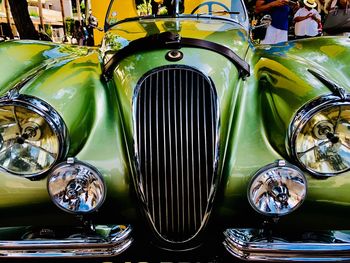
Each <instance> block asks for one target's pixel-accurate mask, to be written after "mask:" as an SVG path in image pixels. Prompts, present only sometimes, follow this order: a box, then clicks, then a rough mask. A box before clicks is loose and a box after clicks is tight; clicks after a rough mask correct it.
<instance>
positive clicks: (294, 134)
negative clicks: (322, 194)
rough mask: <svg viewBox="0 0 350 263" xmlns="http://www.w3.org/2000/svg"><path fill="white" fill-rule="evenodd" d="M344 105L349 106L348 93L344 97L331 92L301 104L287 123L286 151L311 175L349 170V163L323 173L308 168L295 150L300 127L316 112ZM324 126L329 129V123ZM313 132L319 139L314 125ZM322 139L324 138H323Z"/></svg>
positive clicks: (317, 175)
mask: <svg viewBox="0 0 350 263" xmlns="http://www.w3.org/2000/svg"><path fill="white" fill-rule="evenodd" d="M344 106H350V95H349V94H346V95H345V97H344V98H342V97H339V96H335V95H333V94H329V95H324V96H321V97H318V98H316V99H314V100H312V101H310V102H308V103H307V104H305V105H304V106H302V107H301V108H300V109H299V110H298V111H297V113H296V114H295V116H294V118H293V120H292V122H291V124H290V125H289V129H288V134H287V138H286V139H287V140H286V148H287V151H288V152H289V155H290V156H291V157H292V158H293V160H295V161H296V162H297V163H298V165H299V166H300V167H301V168H302V169H304V170H305V171H308V172H309V173H310V174H311V175H314V176H316V177H332V176H336V175H339V174H342V173H344V172H347V171H349V170H350V165H349V167H348V168H347V169H344V170H340V171H334V172H325V173H322V172H318V171H315V170H313V169H311V168H309V167H308V166H307V165H305V164H304V163H303V162H302V161H301V160H300V158H299V157H298V153H297V151H296V144H297V138H298V135H299V134H300V133H301V131H302V129H303V128H304V127H305V126H306V125H307V124H308V122H309V121H311V120H312V118H313V117H315V116H316V115H317V114H319V113H321V112H322V111H326V110H329V109H331V108H332V107H344ZM329 123H330V122H329ZM326 126H328V127H327V128H330V129H331V126H330V125H326ZM313 132H314V133H315V136H316V137H318V139H320V140H321V139H322V134H317V132H318V131H317V128H316V127H314V130H313ZM323 139H324V140H325V138H323ZM328 139H329V141H330V142H331V140H332V138H328Z"/></svg>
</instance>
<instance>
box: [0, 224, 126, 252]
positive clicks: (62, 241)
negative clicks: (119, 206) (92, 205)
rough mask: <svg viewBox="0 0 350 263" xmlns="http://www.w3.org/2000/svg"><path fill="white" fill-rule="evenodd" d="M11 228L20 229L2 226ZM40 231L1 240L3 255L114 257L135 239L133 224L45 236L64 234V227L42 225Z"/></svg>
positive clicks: (10, 229)
mask: <svg viewBox="0 0 350 263" xmlns="http://www.w3.org/2000/svg"><path fill="white" fill-rule="evenodd" d="M11 231H18V229H17V228H6V229H4V228H0V233H3V232H11ZM41 231H42V232H41ZM18 232H21V231H18ZM39 232H40V234H38V232H37V233H33V232H27V233H26V234H24V235H23V236H22V239H21V240H6V241H4V240H0V259H1V258H3V257H6V258H93V257H113V256H116V255H119V254H121V253H122V252H123V251H125V250H126V249H127V248H129V246H130V245H131V243H132V238H131V227H130V226H97V227H96V231H94V232H89V233H79V232H75V233H74V234H72V235H70V236H68V237H65V238H57V239H56V238H54V237H44V236H50V235H52V236H56V235H57V236H62V234H61V233H59V232H60V231H55V232H53V230H52V229H41V230H40V231H39ZM71 232H72V231H71Z"/></svg>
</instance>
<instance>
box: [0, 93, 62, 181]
mask: <svg viewBox="0 0 350 263" xmlns="http://www.w3.org/2000/svg"><path fill="white" fill-rule="evenodd" d="M1 106H12V107H21V108H24V109H26V110H29V111H31V112H33V113H35V114H37V115H39V116H40V117H41V118H42V119H44V120H45V121H46V122H47V124H48V126H49V127H50V128H51V130H52V132H53V133H54V134H55V136H56V137H57V139H58V144H59V146H58V153H57V157H56V159H55V161H54V162H53V163H52V164H51V165H50V166H49V167H48V168H47V169H44V170H42V171H40V172H36V173H31V174H23V173H20V172H15V171H11V170H9V169H6V168H5V167H3V166H0V169H2V170H4V171H6V172H8V173H10V174H13V175H17V176H21V177H24V178H28V179H30V180H35V179H38V178H41V177H42V176H43V175H44V174H46V173H47V172H48V171H50V170H51V169H52V168H53V167H54V166H55V165H56V164H57V162H59V161H60V160H62V159H64V158H65V157H66V156H67V153H68V150H69V135H68V129H67V127H66V125H65V123H64V121H63V119H62V117H61V116H60V115H59V114H58V112H57V111H56V110H55V109H54V108H53V107H52V106H50V105H49V104H48V103H46V102H45V101H43V100H41V99H39V98H37V97H34V96H30V95H23V94H18V93H15V95H13V96H4V97H2V98H0V107H1Z"/></svg>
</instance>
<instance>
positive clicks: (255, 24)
mask: <svg viewBox="0 0 350 263" xmlns="http://www.w3.org/2000/svg"><path fill="white" fill-rule="evenodd" d="M349 4H350V0H296V1H293V0H257V1H256V3H255V5H251V6H249V7H248V9H249V13H250V18H251V24H252V28H253V29H254V30H252V38H253V40H254V41H255V42H257V43H261V44H275V43H280V42H284V41H287V40H293V39H299V38H308V37H317V36H322V35H327V34H332V35H334V34H338V33H340V32H344V31H348V32H349V31H350V22H349V21H350V5H349Z"/></svg>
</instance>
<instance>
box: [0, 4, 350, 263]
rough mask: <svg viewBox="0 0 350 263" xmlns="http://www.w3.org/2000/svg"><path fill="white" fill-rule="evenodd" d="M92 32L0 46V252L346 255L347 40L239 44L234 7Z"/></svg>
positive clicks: (136, 18)
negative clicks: (79, 37) (91, 39)
mask: <svg viewBox="0 0 350 263" xmlns="http://www.w3.org/2000/svg"><path fill="white" fill-rule="evenodd" d="M105 31H106V34H105V38H104V40H103V43H102V46H101V47H100V48H98V49H97V48H95V49H94V48H85V47H78V46H71V45H59V44H54V43H49V42H39V41H25V40H22V41H3V42H2V43H0V72H1V77H0V87H1V98H0V167H1V172H0V211H1V217H0V226H1V228H0V240H1V241H0V258H1V257H9V258H10V257H13V258H43V257H54V258H65V257H69V258H82V257H83V258H84V257H85V258H93V257H98V258H101V257H116V259H117V260H118V259H120V260H121V259H122V258H123V257H125V255H129V256H130V257H131V256H132V255H135V254H138V255H145V254H147V253H149V251H148V248H151V247H152V248H154V250H155V251H167V252H166V253H165V254H167V253H168V255H170V254H171V253H176V252H177V251H180V253H179V254H177V255H180V256H181V255H184V254H186V253H192V255H198V254H200V253H199V252H196V251H200V249H201V248H203V247H204V248H206V251H207V252H212V253H213V254H214V255H218V254H219V253H220V255H221V253H222V254H225V261H226V262H227V261H228V260H234V259H235V258H240V259H244V260H254V261H259V260H268V261H306V260H308V261H335V260H350V232H349V230H350V225H349V216H350V194H349V193H350V171H349V168H350V131H349V130H350V95H349V93H348V92H349V90H350V86H349V79H350V39H349V38H347V37H320V38H310V39H304V40H298V41H290V42H286V43H280V44H275V45H260V46H257V45H255V46H254V45H253V44H252V41H251V40H250V29H249V22H248V15H247V11H246V8H245V6H244V3H243V2H242V1H240V0H219V1H204V0H191V1H189V0H186V1H183V0H182V1H179V0H174V1H162V0H158V1H147V0H144V1H135V0H114V1H112V2H111V4H110V7H109V11H108V14H107V17H106V25H105ZM145 248H147V249H145ZM139 249H140V250H139ZM142 249H143V250H142ZM220 249H222V250H220ZM130 251H132V253H131V252H130ZM139 251H142V253H144V254H142V253H141V252H139ZM181 251H182V252H181ZM128 253H129V254H128ZM140 253H141V254H140ZM159 253H161V252H159ZM141 257H142V256H141ZM126 258H127V257H126ZM141 259H142V258H141Z"/></svg>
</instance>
